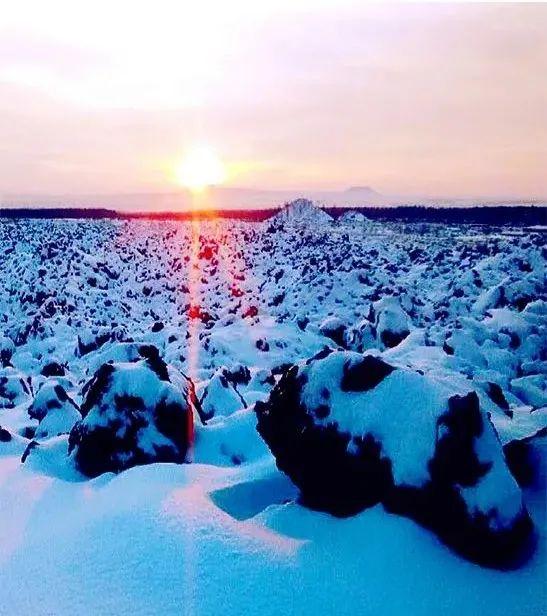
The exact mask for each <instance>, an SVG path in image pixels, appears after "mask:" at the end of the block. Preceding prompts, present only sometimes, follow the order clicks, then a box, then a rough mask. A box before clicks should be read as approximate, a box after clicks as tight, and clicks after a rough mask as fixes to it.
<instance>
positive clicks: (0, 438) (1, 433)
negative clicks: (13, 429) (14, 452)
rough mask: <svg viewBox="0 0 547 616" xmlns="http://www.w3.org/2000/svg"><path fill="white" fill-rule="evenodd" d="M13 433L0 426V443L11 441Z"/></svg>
mask: <svg viewBox="0 0 547 616" xmlns="http://www.w3.org/2000/svg"><path fill="white" fill-rule="evenodd" d="M11 438H12V437H11V434H10V433H9V432H8V431H7V430H6V429H5V428H2V426H0V443H9V442H10V441H11Z"/></svg>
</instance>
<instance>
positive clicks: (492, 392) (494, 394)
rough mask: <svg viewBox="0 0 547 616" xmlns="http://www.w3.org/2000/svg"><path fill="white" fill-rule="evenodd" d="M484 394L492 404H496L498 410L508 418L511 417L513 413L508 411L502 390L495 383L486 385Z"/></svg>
mask: <svg viewBox="0 0 547 616" xmlns="http://www.w3.org/2000/svg"><path fill="white" fill-rule="evenodd" d="M486 393H487V394H488V397H489V398H490V400H492V402H493V403H494V404H497V405H498V406H499V407H500V409H503V411H505V414H506V415H507V416H508V417H513V413H511V411H510V410H509V402H507V400H506V399H505V396H504V395H503V389H502V388H501V387H500V386H499V385H498V384H497V383H488V386H487V389H486Z"/></svg>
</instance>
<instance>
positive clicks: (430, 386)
mask: <svg viewBox="0 0 547 616" xmlns="http://www.w3.org/2000/svg"><path fill="white" fill-rule="evenodd" d="M545 237H546V236H545V234H544V231H543V230H542V229H531V228H509V227H505V228H503V229H502V230H500V229H496V230H495V231H494V230H493V229H491V228H489V227H486V226H478V225H477V226H471V225H452V226H447V225H441V224H425V223H415V224H398V223H395V222H392V223H380V222H371V221H369V220H367V219H365V218H363V216H361V215H359V214H355V213H351V212H348V213H346V214H344V215H343V216H342V217H341V218H339V219H337V220H336V221H334V220H333V219H331V218H330V216H329V215H328V214H326V213H325V212H323V211H322V210H319V209H317V208H315V207H313V206H312V205H311V204H310V203H309V202H304V201H299V202H296V203H294V204H292V205H291V206H289V207H288V208H286V209H285V210H283V211H282V212H281V213H280V214H278V215H277V216H276V217H274V218H272V219H269V220H266V221H264V222H260V223H258V222H257V223H252V222H241V221H235V220H222V219H210V220H195V221H193V222H181V221H178V222H175V221H146V220H132V221H123V220H26V219H20V220H3V221H2V220H1V219H0V254H2V256H3V258H2V259H1V261H0V322H1V326H2V327H1V330H0V333H1V337H0V360H1V361H0V529H1V532H0V588H1V589H2V591H1V597H2V600H1V606H2V607H1V608H0V612H2V613H12V614H15V613H19V614H26V613H33V614H69V613H70V614H112V613H116V614H126V613H127V614H155V613H165V614H181V613H188V614H217V613H220V612H222V613H226V614H244V613H245V614H249V613H262V614H308V613H309V614H319V613H324V614H334V613H336V614H380V613H381V614H401V613H409V614H432V613H443V614H456V613H458V614H461V613H465V614H479V613H480V614H481V615H482V616H485V615H488V614H496V615H501V614H507V615H512V616H513V615H516V614H539V613H541V612H542V610H544V605H545V603H546V602H547V589H546V581H545V569H546V567H547V551H546V537H547V529H546V526H547V525H546V513H545V512H546V498H545V480H546V476H547V471H546V463H545V460H546V456H547V447H546V443H547V438H546V434H547V392H546V375H547V353H546V350H547V301H546V284H545V255H546V247H545Z"/></svg>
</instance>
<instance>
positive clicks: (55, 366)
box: [40, 361, 65, 377]
mask: <svg viewBox="0 0 547 616" xmlns="http://www.w3.org/2000/svg"><path fill="white" fill-rule="evenodd" d="M40 374H42V375H43V376H47V377H50V376H64V375H65V367H64V366H62V365H61V364H59V363H57V362H56V361H52V362H50V363H48V364H46V365H45V366H44V367H43V368H42V371H41V373H40Z"/></svg>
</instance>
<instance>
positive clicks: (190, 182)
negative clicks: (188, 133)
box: [176, 146, 226, 192]
mask: <svg viewBox="0 0 547 616" xmlns="http://www.w3.org/2000/svg"><path fill="white" fill-rule="evenodd" d="M176 178H177V181H178V183H179V184H181V185H182V186H184V187H185V188H188V189H189V190H191V191H192V192H200V191H202V190H204V189H206V188H207V187H209V186H218V185H219V184H222V183H223V182H224V181H225V180H226V167H225V166H224V164H223V163H222V161H221V160H220V158H219V157H218V156H217V154H216V153H215V152H214V151H213V150H212V149H211V148H209V147H207V146H196V147H194V148H192V149H191V150H189V151H188V152H187V154H186V156H185V157H184V158H183V159H182V161H181V162H180V163H179V165H178V166H177V169H176Z"/></svg>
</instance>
